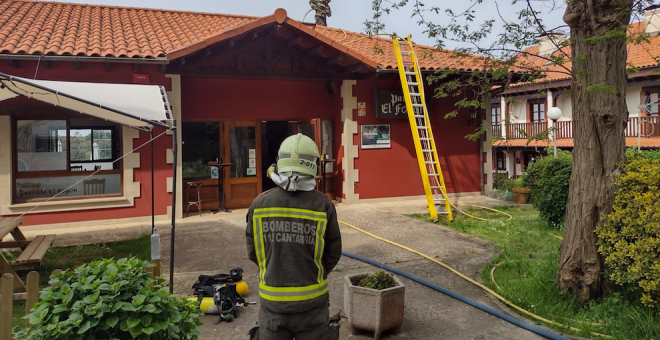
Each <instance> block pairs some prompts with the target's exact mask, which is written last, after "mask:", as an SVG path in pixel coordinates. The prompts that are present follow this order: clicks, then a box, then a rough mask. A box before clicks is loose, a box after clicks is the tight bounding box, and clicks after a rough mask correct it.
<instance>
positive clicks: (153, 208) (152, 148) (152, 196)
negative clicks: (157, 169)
mask: <svg viewBox="0 0 660 340" xmlns="http://www.w3.org/2000/svg"><path fill="white" fill-rule="evenodd" d="M149 136H150V139H151V233H152V234H153V233H154V228H155V227H156V221H155V217H154V216H155V206H154V204H155V202H154V201H155V200H156V196H155V195H154V130H153V128H152V129H151V131H149Z"/></svg>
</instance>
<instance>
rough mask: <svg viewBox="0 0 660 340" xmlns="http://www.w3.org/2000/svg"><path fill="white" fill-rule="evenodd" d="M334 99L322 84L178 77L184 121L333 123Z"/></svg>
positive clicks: (298, 81) (320, 82)
mask: <svg viewBox="0 0 660 340" xmlns="http://www.w3.org/2000/svg"><path fill="white" fill-rule="evenodd" d="M337 98H339V93H338V92H335V94H329V93H328V91H327V90H326V87H325V81H302V80H258V79H218V78H191V77H181V100H182V107H183V113H182V115H183V121H205V120H207V121H208V120H220V119H231V120H294V119H313V118H321V119H332V118H333V117H335V115H336V114H337V113H338V112H339V111H340V110H341V106H340V105H341V103H340V102H339V101H338V100H337ZM338 105H339V106H338Z"/></svg>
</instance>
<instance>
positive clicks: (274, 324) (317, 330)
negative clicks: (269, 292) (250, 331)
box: [259, 303, 330, 340]
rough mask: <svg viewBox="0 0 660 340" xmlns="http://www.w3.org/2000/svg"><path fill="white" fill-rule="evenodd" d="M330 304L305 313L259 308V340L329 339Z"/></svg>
mask: <svg viewBox="0 0 660 340" xmlns="http://www.w3.org/2000/svg"><path fill="white" fill-rule="evenodd" d="M329 317H330V316H329V311H328V304H326V303H324V304H322V305H321V306H319V307H317V308H315V309H312V310H310V311H306V312H304V313H291V314H282V313H274V312H271V311H269V310H267V309H265V308H260V309H259V340H292V339H294V338H295V339H296V340H326V339H328V321H329Z"/></svg>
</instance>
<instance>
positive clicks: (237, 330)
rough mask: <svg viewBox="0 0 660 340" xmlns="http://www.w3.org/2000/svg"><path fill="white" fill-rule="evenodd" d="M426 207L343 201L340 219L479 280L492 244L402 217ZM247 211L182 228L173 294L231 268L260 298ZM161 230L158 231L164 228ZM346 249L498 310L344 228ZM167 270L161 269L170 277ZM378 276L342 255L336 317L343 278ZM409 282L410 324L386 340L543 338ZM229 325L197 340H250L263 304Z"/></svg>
mask: <svg viewBox="0 0 660 340" xmlns="http://www.w3.org/2000/svg"><path fill="white" fill-rule="evenodd" d="M475 200H476V201H478V203H481V204H484V205H490V206H493V205H498V204H501V203H502V202H501V201H495V200H491V199H488V198H484V197H479V198H467V199H462V200H461V202H466V203H474V201H475ZM424 207H425V202H424V201H421V200H416V201H402V202H393V203H370V204H354V205H345V204H338V206H337V210H338V215H339V219H340V220H343V221H346V222H348V223H351V224H354V225H356V226H358V227H360V228H363V229H365V230H367V231H369V232H372V233H374V234H376V235H379V236H381V237H385V238H387V239H390V240H393V241H395V242H397V243H401V244H403V245H406V246H409V247H411V248H413V249H416V250H419V251H421V252H423V253H426V254H429V255H432V256H437V257H438V258H439V259H440V260H441V261H443V262H445V263H447V264H449V265H451V266H452V267H453V268H455V269H457V270H459V271H461V272H462V273H464V274H467V275H469V276H472V277H475V276H476V273H477V272H478V271H479V269H480V267H481V266H482V265H484V264H485V263H486V262H488V261H489V260H490V259H491V258H492V257H493V256H494V255H495V247H494V246H493V245H491V244H489V243H488V242H486V241H484V240H481V239H478V238H476V237H472V236H468V235H464V234H461V233H458V232H455V231H453V230H451V229H449V228H445V227H442V226H437V225H434V224H430V223H425V222H421V221H417V220H414V219H412V218H409V217H404V216H402V215H401V214H402V213H406V214H409V213H415V212H423V211H424ZM245 213H246V211H245V210H236V211H233V212H232V213H221V214H217V215H209V214H206V215H205V216H202V217H191V218H188V219H186V220H184V222H182V223H180V224H179V225H178V227H177V234H176V245H175V247H176V248H175V249H176V251H175V280H174V291H175V293H178V294H183V295H190V293H191V292H192V290H191V286H192V284H193V283H194V282H195V281H196V279H197V277H198V276H199V275H200V274H214V273H220V272H223V273H224V272H228V271H229V269H231V268H234V267H242V268H243V269H244V270H245V274H244V280H245V281H246V282H247V283H248V285H249V286H250V292H249V293H248V296H247V297H246V299H247V300H248V301H257V302H258V301H259V298H258V294H257V293H256V289H255V288H256V287H257V283H258V279H257V273H258V270H257V267H256V265H254V264H253V263H252V262H250V261H249V260H248V259H247V255H246V248H245ZM159 230H160V229H159ZM341 231H342V238H343V248H344V250H345V251H348V252H351V253H355V254H358V255H362V256H365V257H368V258H371V259H374V260H377V261H380V262H383V263H386V264H388V265H391V266H393V267H396V268H399V269H402V270H404V271H407V272H410V273H412V274H414V275H417V276H420V277H422V278H425V279H427V280H429V281H432V282H434V283H437V284H439V285H441V286H443V287H445V288H448V289H451V290H453V291H455V292H457V293H459V294H461V295H464V296H467V297H469V298H471V299H473V300H476V301H477V302H480V303H483V304H486V305H489V306H491V307H493V308H497V307H496V306H495V305H494V304H492V303H491V302H490V301H489V300H488V298H487V297H486V296H485V295H484V294H483V293H482V291H481V290H480V289H478V288H476V287H474V286H473V285H471V284H469V283H467V282H465V281H464V280H462V279H460V278H459V277H457V276H456V275H454V274H452V273H450V272H449V271H447V270H445V269H444V268H442V267H440V266H438V265H436V264H434V263H431V262H429V261H427V260H424V259H421V258H420V257H418V256H417V255H415V254H412V253H410V252H407V251H405V250H403V249H401V248H398V247H394V246H392V245H389V244H386V243H383V242H381V241H378V240H376V239H373V238H371V237H369V236H367V235H365V234H362V233H359V232H357V231H355V230H353V229H351V228H348V227H346V226H344V225H341ZM162 246H163V249H162V254H163V255H165V257H164V258H163V263H165V264H167V263H168V262H169V258H168V257H167V254H169V232H168V231H167V230H166V229H163V230H162ZM168 270H169V269H168V267H167V265H165V266H164V267H163V273H164V274H165V276H167V275H168V274H167V273H168ZM370 271H375V268H373V267H371V266H369V265H366V264H365V263H362V262H359V261H355V260H352V259H349V258H345V257H344V258H342V259H341V261H340V262H339V265H338V266H337V268H336V269H335V271H333V272H332V273H330V275H329V285H330V297H331V301H330V302H331V313H336V312H337V311H339V310H340V309H343V277H344V275H348V274H353V273H361V272H370ZM403 281H404V284H405V285H406V308H405V320H404V323H403V325H402V327H401V330H400V332H399V334H398V335H389V334H387V333H385V334H384V335H383V337H382V338H383V339H390V338H401V339H465V340H477V339H523V340H526V339H541V338H540V337H538V336H536V335H534V334H532V333H530V332H528V331H526V330H523V329H520V328H518V327H516V326H513V325H511V324H509V323H507V322H505V321H502V320H500V319H498V318H495V317H493V316H490V315H488V314H486V313H484V312H481V311H479V310H477V309H474V308H472V307H470V306H468V305H466V304H463V303H462V302H459V301H457V300H455V299H453V298H450V297H448V296H445V295H443V294H441V293H438V292H435V291H433V290H431V289H429V288H426V287H424V286H421V285H420V284H417V283H414V282H412V281H410V280H407V279H403ZM241 312H242V314H241V316H240V317H239V318H238V319H236V320H235V321H234V322H232V323H224V322H223V323H221V324H219V325H213V323H214V322H215V320H216V316H213V315H210V316H203V317H202V321H203V322H204V326H203V328H202V332H201V336H200V339H247V337H246V333H247V330H248V328H249V326H250V325H252V324H253V322H254V320H256V317H257V313H258V304H257V305H251V306H248V307H246V308H245V309H242V310H241ZM349 338H350V339H370V338H372V334H369V333H363V334H358V335H351V334H350V332H349V330H348V326H347V324H346V322H345V321H343V322H342V327H341V339H349Z"/></svg>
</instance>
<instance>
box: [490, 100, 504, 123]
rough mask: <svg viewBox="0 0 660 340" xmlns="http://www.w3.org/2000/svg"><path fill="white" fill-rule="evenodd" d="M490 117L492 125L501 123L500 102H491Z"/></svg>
mask: <svg viewBox="0 0 660 340" xmlns="http://www.w3.org/2000/svg"><path fill="white" fill-rule="evenodd" d="M490 119H491V124H492V125H499V124H501V123H502V111H501V108H500V104H493V105H491V106H490Z"/></svg>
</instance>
